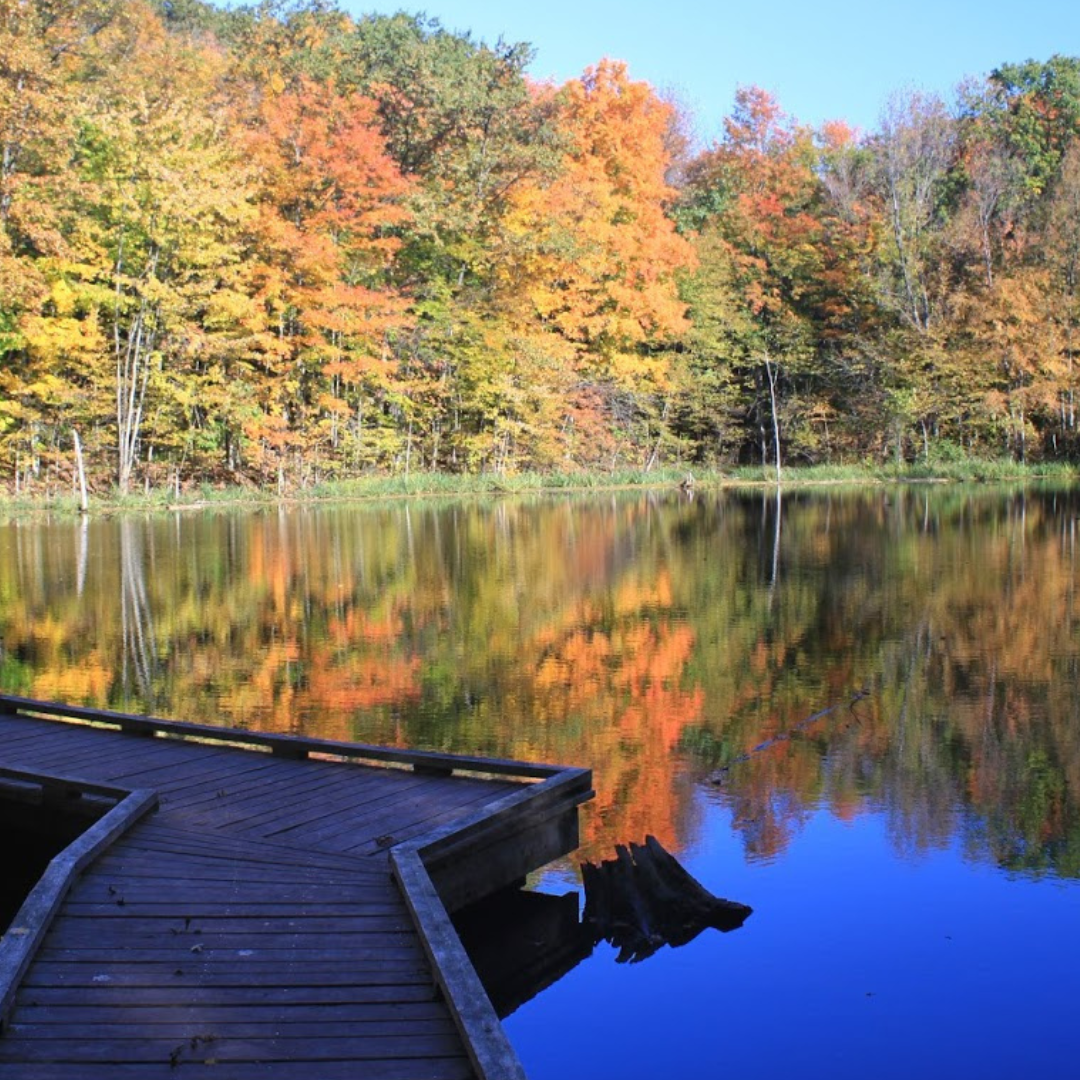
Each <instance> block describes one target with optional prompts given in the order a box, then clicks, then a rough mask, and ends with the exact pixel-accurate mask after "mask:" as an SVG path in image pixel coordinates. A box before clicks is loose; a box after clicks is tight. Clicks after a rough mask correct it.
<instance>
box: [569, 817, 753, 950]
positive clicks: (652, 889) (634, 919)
mask: <svg viewBox="0 0 1080 1080" xmlns="http://www.w3.org/2000/svg"><path fill="white" fill-rule="evenodd" d="M581 876H582V881H583V882H584V885H585V913H584V921H585V924H586V925H587V926H589V927H591V929H592V933H593V944H596V943H597V942H599V941H607V942H609V943H610V944H611V945H613V946H614V947H615V948H617V949H618V950H619V955H618V957H617V960H618V962H619V963H626V962H627V961H630V962H631V963H635V962H637V961H639V960H644V959H646V958H647V957H649V956H652V954H653V953H654V952H656V951H657V949H660V948H661V947H663V946H664V945H671V946H678V945H685V944H686V943H687V942H688V941H692V940H693V939H694V938H695V937H697V936H698V934H700V933H701V931H702V930H705V929H707V928H712V929H714V930H720V931H721V932H723V933H726V932H727V931H729V930H735V929H737V928H738V927H740V926H742V924H743V923H744V922H745V921H746V919H747V917H748V916H749V915H750V913H751V911H752V909H751V908H749V907H747V906H746V905H745V904H738V903H735V902H734V901H732V900H723V899H721V898H720V897H718V896H713V894H712V893H711V892H709V890H708V889H706V888H705V887H704V886H703V885H702V884H701V883H700V882H698V881H697V880H696V879H695V878H694V877H693V876H692V875H690V874H689V873H687V871H686V870H685V869H683V867H682V866H681V865H680V864H679V861H678V860H677V859H676V858H675V857H674V856H673V855H672V854H671V853H670V852H668V851H666V850H665V849H664V847H663V845H662V844H661V843H660V841H659V840H657V839H656V837H655V836H648V837H646V838H645V843H644V845H642V844H630V846H629V847H628V848H627V847H626V846H624V845H622V844H618V845H616V848H615V858H614V859H605V860H604V861H603V862H601V863H600V864H599V865H596V864H594V863H588V862H587V863H582V866H581Z"/></svg>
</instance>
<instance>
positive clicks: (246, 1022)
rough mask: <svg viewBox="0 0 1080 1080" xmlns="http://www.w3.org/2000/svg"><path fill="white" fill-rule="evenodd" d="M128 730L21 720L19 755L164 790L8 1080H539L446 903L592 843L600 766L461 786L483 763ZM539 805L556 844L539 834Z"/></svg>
mask: <svg viewBox="0 0 1080 1080" xmlns="http://www.w3.org/2000/svg"><path fill="white" fill-rule="evenodd" d="M16 707H17V706H16V705H14V704H12V699H2V698H0V709H3V708H8V709H14V708H16ZM67 712H69V713H70V712H75V713H79V714H80V717H79V718H81V719H84V720H85V719H88V717H87V716H86V715H83V714H81V710H67ZM68 719H69V720H70V717H69V718H68ZM123 719H124V720H125V721H126V722H125V723H124V724H123V725H122V726H123V727H125V728H127V730H126V731H124V730H104V729H102V728H100V727H97V726H87V725H86V724H78V723H72V722H68V720H62V719H59V718H52V719H45V718H39V717H38V716H31V715H16V714H14V713H13V712H9V713H7V714H0V766H3V767H5V768H8V769H18V770H23V771H25V772H33V773H42V774H48V775H51V776H60V777H70V778H78V779H79V780H84V781H88V782H92V783H96V784H106V785H110V786H113V787H117V788H121V789H132V790H134V789H139V790H140V791H152V792H156V794H157V799H158V809H157V810H156V812H154V813H151V814H148V815H146V816H144V817H141V818H140V819H139V820H137V821H136V822H135V823H134V824H132V825H130V827H128V828H127V829H126V831H124V832H123V834H122V835H120V836H119V837H118V838H116V839H115V840H113V841H112V842H111V844H110V845H109V846H108V848H107V850H105V851H104V852H103V853H102V854H100V855H98V856H97V857H96V858H95V859H94V860H93V861H92V862H91V863H90V865H89V866H88V867H87V868H86V869H85V870H84V871H83V873H82V874H81V876H79V877H78V878H77V879H76V880H75V882H74V884H73V886H72V887H71V888H70V891H68V892H67V894H66V896H64V897H63V901H62V903H61V904H60V905H59V907H58V908H57V911H56V914H55V917H54V918H52V920H51V923H50V924H49V926H48V929H47V931H46V932H45V934H44V937H43V938H42V940H41V942H40V945H39V946H38V947H37V949H36V951H35V953H34V955H33V958H32V960H31V961H30V962H29V966H28V967H27V968H26V970H25V973H23V974H21V977H20V978H19V980H18V986H17V989H16V990H15V991H14V998H13V1007H12V1008H11V1010H10V1013H9V1015H8V1017H7V1020H6V1023H5V1026H4V1030H3V1036H2V1037H0V1080H16V1078H18V1080H99V1078H100V1080H106V1078H108V1080H122V1078H126V1077H131V1078H139V1080H142V1078H146V1080H154V1078H158V1077H161V1078H164V1077H169V1078H170V1080H176V1078H177V1077H179V1078H183V1077H185V1076H191V1075H193V1074H195V1073H196V1072H198V1073H200V1074H202V1073H205V1074H206V1075H208V1076H214V1077H216V1078H220V1080H249V1078H250V1080H255V1078H256V1077H257V1078H259V1080H264V1078H265V1080H274V1078H278V1077H280V1078H286V1077H288V1078H303V1080H335V1078H338V1077H341V1078H344V1077H349V1078H350V1080H352V1078H355V1077H364V1078H371V1080H380V1078H385V1080H412V1078H416V1080H420V1078H427V1080H459V1078H462V1080H463V1078H466V1077H474V1076H481V1077H485V1078H488V1080H495V1078H496V1077H500V1076H507V1077H511V1076H520V1075H521V1071H520V1066H519V1065H518V1064H517V1062H516V1058H514V1057H513V1055H512V1052H510V1051H508V1047H507V1045H506V1044H505V1039H504V1037H503V1036H502V1034H501V1028H499V1027H498V1024H497V1021H495V1020H494V1014H493V1013H492V1012H491V1010H490V1005H489V1004H488V1003H487V1002H486V998H484V995H483V994H482V993H480V992H479V991H478V983H477V981H476V979H475V975H474V974H473V973H472V971H471V967H470V966H469V965H468V962H467V961H466V960H465V959H464V954H463V951H462V950H461V948H460V944H459V943H457V941H456V935H454V934H453V932H452V930H449V929H448V928H449V925H450V924H449V919H448V917H447V915H446V911H445V909H444V905H443V901H444V900H446V898H447V895H448V894H449V895H451V896H452V897H453V898H454V899H453V902H457V900H458V899H469V898H471V897H472V896H474V895H480V894H481V893H483V892H485V891H491V890H492V889H493V888H497V887H501V886H502V885H505V884H506V883H507V881H506V880H502V878H508V877H509V876H515V875H520V873H522V872H524V871H523V867H524V868H525V869H530V868H532V867H529V866H527V865H525V864H522V863H520V860H521V859H522V858H524V859H528V860H530V861H531V862H533V863H534V865H539V863H537V861H536V860H537V859H540V860H541V861H547V859H548V858H550V857H551V850H552V844H553V843H556V842H557V843H559V844H560V845H561V846H562V847H564V848H565V847H566V846H567V844H572V843H574V842H575V841H576V805H577V803H579V802H581V801H583V800H584V799H585V798H588V796H589V794H590V791H589V775H588V773H586V772H583V771H580V770H567V771H565V772H564V773H558V772H557V771H556V770H548V773H547V775H546V777H545V774H544V772H543V767H539V766H520V767H517V768H519V771H521V770H523V771H524V772H525V774H526V775H525V776H524V777H523V776H521V775H518V776H511V775H509V774H511V773H512V772H513V769H514V768H515V766H512V765H511V763H505V762H501V763H500V762H494V763H488V767H489V769H490V773H489V774H488V775H486V776H485V777H483V778H480V777H476V776H469V777H465V776H460V775H447V772H448V770H449V769H451V768H456V767H459V766H460V765H461V763H462V761H463V760H464V762H465V765H466V767H471V768H473V769H478V768H480V767H482V766H483V764H484V763H483V762H477V761H469V760H468V759H453V758H445V757H442V756H440V755H409V754H407V753H404V752H400V751H392V752H387V756H389V757H390V758H391V759H397V761H396V763H397V764H398V765H405V766H410V767H408V768H403V767H397V768H387V767H383V766H381V765H371V764H361V763H358V762H357V761H355V760H330V759H327V758H325V756H322V757H315V756H313V755H326V754H328V753H330V752H332V751H334V750H339V749H340V750H344V751H346V752H347V754H348V756H349V757H353V758H361V759H363V758H370V757H373V756H378V755H379V754H381V753H382V752H381V751H378V750H377V748H370V747H368V748H365V747H356V746H355V745H353V744H347V745H345V746H344V747H340V746H338V744H327V743H319V742H312V741H305V740H301V739H289V738H288V737H269V736H266V737H264V736H255V735H253V736H245V735H237V736H236V737H237V738H241V739H245V740H250V741H248V743H247V745H224V744H221V743H220V742H219V743H218V744H217V745H214V744H208V743H206V742H203V741H193V740H192V739H190V738H183V737H181V736H182V735H183V734H184V733H185V732H192V731H193V732H195V733H198V732H200V731H201V732H202V733H203V735H205V732H206V729H188V728H184V727H183V726H182V725H174V724H164V723H160V722H152V721H146V720H143V719H142V718H130V717H129V718H123ZM118 722H119V721H118ZM140 736H141V737H140ZM147 736H150V737H147ZM209 737H211V738H216V739H219V740H220V739H221V738H222V733H221V732H216V733H214V734H212V735H211V736H209ZM0 786H2V784H0ZM534 806H539V807H540V814H539V818H537V820H540V819H550V820H551V821H556V820H557V821H558V822H560V823H561V824H558V825H557V827H556V832H557V833H558V837H557V838H556V839H553V834H552V832H551V829H552V826H551V825H550V824H549V825H547V826H545V828H546V833H543V830H541V832H542V833H543V836H546V839H544V838H543V836H541V839H540V840H536V841H529V840H528V838H527V836H526V839H524V840H523V839H522V836H523V835H525V834H523V833H522V832H521V827H520V823H521V822H522V821H523V820H525V819H528V818H529V816H530V815H533V816H534V817H535V816H536V815H535V812H534V810H533V809H532V807H534ZM545 808H546V809H545ZM571 810H572V811H573V814H572V815H571ZM571 816H573V824H572V826H571V827H568V826H567V824H566V823H567V822H568V821H570V817H571ZM527 832H528V830H526V833H527ZM500 852H502V854H500ZM507 853H508V854H507ZM488 866H491V867H492V868H493V876H492V877H491V879H490V880H488V881H484V880H477V879H478V870H477V868H479V867H488ZM500 875H501V876H500ZM479 876H481V877H482V876H484V875H483V873H480V875H479ZM440 882H441V883H442V884H441V886H440ZM436 886H440V888H441V893H442V895H441V897H440V896H438V895H436V891H435V889H436ZM15 932H16V928H13V929H12V931H11V933H15ZM18 932H23V931H21V930H19V931H18ZM478 997H479V998H484V1000H477V998H478ZM211 1066H212V1071H208V1070H209V1067H211Z"/></svg>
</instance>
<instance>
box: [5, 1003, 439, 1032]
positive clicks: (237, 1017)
mask: <svg viewBox="0 0 1080 1080" xmlns="http://www.w3.org/2000/svg"><path fill="white" fill-rule="evenodd" d="M446 1019H447V1012H446V1006H445V1005H444V1004H443V1003H442V1002H441V1001H436V1000H427V1001H413V1002H361V1003H355V1002H345V1003H339V1004H325V1003H323V1004H318V1005H300V1004H296V1003H295V1002H289V1003H288V1004H285V1005H275V1004H269V1005H268V1004H251V1003H247V1004H243V1005H219V1006H218V1007H217V1008H216V1009H215V1010H214V1020H215V1022H216V1023H221V1024H275V1023H285V1022H288V1023H297V1024H315V1023H320V1024H321V1023H326V1024H342V1025H348V1026H350V1027H352V1026H356V1025H364V1024H408V1023H411V1022H412V1021H431V1020H439V1021H443V1022H445V1021H446ZM206 1020H207V1014H206V1010H205V1009H204V1008H199V1007H193V1006H184V1005H180V1006H172V1007H169V1008H161V1007H157V1006H152V1005H138V1004H134V1005H130V1006H127V1007H125V1008H123V1009H118V1008H116V1007H115V1006H111V1005H98V1004H94V1003H92V1002H89V1001H87V1000H86V998H85V995H84V997H83V1000H81V1001H79V1002H77V1003H75V1004H71V1005H19V1006H18V1008H17V1009H16V1010H15V1011H14V1012H13V1013H12V1023H13V1025H14V1024H15V1023H25V1024H31V1025H35V1026H42V1027H45V1026H48V1025H55V1024H82V1025H95V1026H101V1025H108V1024H114V1023H129V1022H130V1023H134V1022H136V1021H138V1022H139V1023H145V1024H148V1025H150V1026H151V1027H153V1026H162V1027H167V1026H170V1025H176V1024H186V1025H191V1024H205V1023H206Z"/></svg>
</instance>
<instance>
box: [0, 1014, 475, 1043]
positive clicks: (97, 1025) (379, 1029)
mask: <svg viewBox="0 0 1080 1080" xmlns="http://www.w3.org/2000/svg"><path fill="white" fill-rule="evenodd" d="M440 1012H441V1013H442V1015H441V1016H436V1017H430V1018H425V1017H421V1016H406V1017H402V1018H400V1019H396V1020H369V1019H366V1018H364V1016H363V1014H361V1013H359V1012H358V1011H357V1010H355V1009H354V1013H356V1016H355V1018H354V1019H353V1020H351V1021H348V1022H343V1021H341V1020H333V1019H321V1018H316V1019H313V1020H293V1019H291V1018H289V1017H288V1016H286V1015H280V1016H277V1017H275V1018H274V1019H271V1020H236V1021H228V1020H222V1019H221V1018H220V1017H219V1016H215V1017H214V1019H213V1023H212V1030H213V1032H214V1034H215V1035H217V1036H219V1037H221V1038H231V1039H266V1038H270V1037H273V1036H275V1035H276V1036H278V1037H279V1038H287V1039H305V1040H306V1039H329V1038H333V1037H335V1036H338V1037H340V1036H341V1035H342V1033H343V1032H344V1031H346V1030H347V1032H348V1035H349V1037H350V1038H354V1039H369V1038H372V1037H376V1036H379V1037H386V1036H390V1037H393V1038H399V1039H400V1038H402V1037H405V1038H408V1037H409V1036H410V1035H440V1036H443V1037H456V1036H457V1028H455V1027H454V1022H453V1021H452V1020H451V1019H450V1018H449V1016H447V1015H446V1012H445V1010H444V1009H442V1010H440ZM124 1015H125V1018H124V1019H123V1020H121V1021H118V1022H115V1023H113V1022H110V1021H107V1020H105V1021H102V1020H98V1021H96V1022H94V1023H93V1024H92V1025H90V1024H88V1023H87V1022H86V1021H85V1020H83V1019H82V1018H81V1017H80V1018H79V1019H78V1020H75V1021H71V1022H69V1021H41V1020H35V1021H28V1022H23V1021H19V1022H14V1023H12V1024H10V1025H9V1027H8V1034H9V1035H15V1036H18V1037H19V1038H20V1039H55V1038H65V1037H67V1038H70V1037H71V1036H70V1035H68V1036H65V1035H63V1034H62V1033H63V1032H65V1031H69V1030H70V1029H71V1028H73V1027H75V1026H78V1027H81V1028H82V1029H83V1030H84V1031H85V1030H86V1029H87V1027H91V1028H92V1030H93V1033H94V1037H95V1039H97V1040H100V1041H109V1040H112V1039H151V1040H158V1039H162V1040H171V1041H175V1040H177V1039H181V1040H182V1039H184V1038H185V1037H188V1038H190V1037H191V1036H193V1035H196V1034H200V1033H202V1032H205V1031H206V1030H207V1027H208V1025H207V1018H206V1017H205V1016H203V1017H199V1018H196V1019H188V1020H175V1019H165V1020H159V1021H156V1022H153V1021H150V1020H148V1019H140V1020H138V1021H132V1020H131V1019H130V1016H129V1015H128V1014H126V1013H125V1014H124Z"/></svg>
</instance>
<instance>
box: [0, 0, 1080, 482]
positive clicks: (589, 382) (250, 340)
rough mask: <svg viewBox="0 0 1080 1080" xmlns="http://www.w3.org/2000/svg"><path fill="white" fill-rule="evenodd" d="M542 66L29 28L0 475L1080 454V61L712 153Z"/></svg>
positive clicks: (303, 13) (0, 40) (660, 115)
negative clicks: (869, 123)
mask: <svg viewBox="0 0 1080 1080" xmlns="http://www.w3.org/2000/svg"><path fill="white" fill-rule="evenodd" d="M531 58H532V54H531V50H530V49H529V47H528V46H526V45H521V44H515V45H508V44H505V43H498V44H495V45H486V44H483V43H480V42H477V41H474V40H472V39H471V38H470V37H468V36H467V35H461V34H453V33H449V32H447V31H445V30H444V29H442V28H441V27H440V26H439V24H438V23H437V22H435V21H431V20H427V19H424V18H422V17H412V16H408V15H404V14H399V15H395V16H392V17H384V16H378V17H376V16H365V17H361V18H352V17H350V16H348V15H346V14H344V13H343V12H341V11H340V10H336V9H335V8H334V7H332V6H331V5H330V4H328V3H324V2H321V0H310V2H302V3H300V4H299V5H293V6H289V7H287V8H283V7H281V6H280V5H276V6H263V7H258V8H241V9H234V10H229V11H225V10H221V9H218V8H215V7H213V6H211V5H208V4H204V3H201V2H200V0H157V2H156V3H152V4H147V3H146V2H144V0H0V483H2V484H3V485H4V486H5V487H6V489H7V490H8V491H9V492H29V493H33V492H43V491H49V490H60V489H69V488H70V485H71V483H72V477H73V475H74V462H75V460H76V456H77V455H81V456H82V457H83V458H84V459H85V462H86V468H87V471H88V473H89V476H90V480H91V483H92V485H93V486H95V487H97V488H99V489H104V490H108V489H109V488H112V487H115V488H116V489H117V490H118V491H119V492H121V493H124V492H127V491H129V490H131V489H132V488H135V487H139V488H141V487H143V486H145V487H147V488H179V487H180V486H182V485H188V484H191V483H199V482H233V483H253V484H258V485H261V486H271V487H273V486H277V488H278V489H279V490H285V489H293V488H296V487H304V486H308V485H311V484H313V483H316V482H319V481H322V480H328V479H344V478H350V477H354V476H358V475H361V474H364V473H371V472H394V473H408V472H410V471H431V470H434V471H448V472H491V473H500V474H505V473H512V472H516V471H520V470H525V469H530V470H541V471H545V470H551V471H554V470H558V471H573V470H577V469H591V470H607V469H612V468H615V467H619V466H633V467H636V468H641V469H650V468H652V467H653V466H655V465H658V464H674V463H678V464H681V465H685V466H690V465H700V466H721V467H722V466H724V465H725V464H729V463H733V462H741V463H747V462H750V463H753V462H760V463H762V464H765V465H768V466H770V467H773V466H776V467H779V463H780V462H781V461H782V462H784V463H787V462H791V463H798V462H802V463H818V462H862V461H875V462H880V461H882V460H886V459H888V460H898V461H912V460H916V459H922V460H926V461H930V462H932V461H934V460H938V461H943V460H947V459H949V458H956V457H957V456H961V455H989V456H1000V455H1008V456H1012V457H1015V458H1017V459H1020V460H1038V459H1046V458H1067V459H1077V458H1080V439H1078V436H1077V416H1076V413H1077V402H1076V395H1077V374H1076V373H1075V371H1074V367H1075V364H1074V357H1075V356H1076V354H1077V352H1078V350H1080V294H1078V288H1080V140H1078V139H1077V138H1076V135H1077V133H1078V131H1080V59H1078V58H1072V57H1065V56H1054V57H1051V58H1049V59H1048V60H1045V61H1030V60H1029V61H1026V62H1022V63H1005V64H1002V66H1001V67H999V68H998V69H996V70H995V71H993V72H992V73H991V74H990V75H989V76H988V77H986V78H974V79H968V80H967V81H964V82H962V83H961V84H960V86H959V88H958V89H957V91H956V94H955V99H954V100H952V101H949V102H945V101H942V100H940V99H938V98H936V97H933V96H931V95H928V94H924V93H920V92H918V91H906V92H898V93H897V94H896V95H894V96H893V97H892V98H891V99H890V100H889V101H888V102H887V103H886V105H885V106H884V108H883V111H882V114H881V120H880V123H879V125H878V128H877V130H875V131H872V132H858V131H853V130H852V129H851V128H850V127H849V126H847V125H845V124H844V123H843V122H840V121H837V122H835V123H830V124H826V125H824V126H823V127H822V128H821V129H820V130H813V129H811V128H809V127H807V126H804V125H802V124H800V123H799V122H798V120H796V119H795V118H792V117H790V116H788V115H786V114H785V113H784V112H783V111H782V110H781V107H780V105H779V103H777V102H776V101H775V100H774V99H773V98H772V97H771V96H770V95H769V94H767V93H765V92H764V91H762V90H759V89H756V88H753V87H745V88H743V89H740V90H739V92H738V93H737V95H736V99H735V101H734V103H733V104H731V105H730V115H728V116H727V118H726V119H725V120H724V122H723V135H722V136H721V137H720V138H719V139H718V140H717V141H716V142H715V143H714V144H712V145H710V146H707V147H701V146H698V145H697V144H696V143H695V141H694V139H693V137H692V135H691V134H690V133H691V131H692V119H691V118H689V117H688V116H686V115H685V113H684V112H683V111H681V110H680V108H679V107H678V106H677V104H673V103H671V102H669V101H666V100H664V98H663V97H661V96H660V95H658V94H657V92H656V91H654V90H653V89H652V88H651V87H650V86H649V85H647V84H646V83H643V82H639V81H635V80H634V79H633V78H632V77H631V74H630V73H629V72H628V71H627V69H626V67H625V65H623V64H620V63H618V62H616V61H610V60H600V61H599V62H598V63H597V64H596V66H595V67H592V68H590V69H588V70H587V71H586V72H585V73H584V74H583V75H582V76H581V77H580V78H579V79H575V80H572V81H570V82H568V83H567V84H566V85H563V86H553V85H548V84H538V83H536V82H535V81H533V80H531V79H530V78H529V76H528V75H527V69H528V65H529V63H530V61H531ZM959 74H960V73H958V75H959ZM727 107H729V103H718V106H717V112H718V113H719V111H720V110H721V109H723V108H727Z"/></svg>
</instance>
